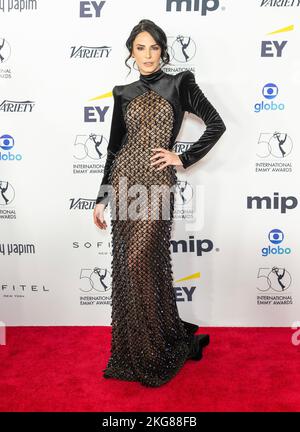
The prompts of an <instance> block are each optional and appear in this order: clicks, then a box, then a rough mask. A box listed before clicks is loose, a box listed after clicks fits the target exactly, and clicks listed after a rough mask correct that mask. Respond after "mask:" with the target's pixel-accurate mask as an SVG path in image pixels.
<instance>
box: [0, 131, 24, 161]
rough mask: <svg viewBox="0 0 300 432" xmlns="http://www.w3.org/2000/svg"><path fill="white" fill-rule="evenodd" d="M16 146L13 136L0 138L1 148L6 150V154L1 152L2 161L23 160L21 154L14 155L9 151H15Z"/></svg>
mask: <svg viewBox="0 0 300 432" xmlns="http://www.w3.org/2000/svg"><path fill="white" fill-rule="evenodd" d="M14 146H15V141H14V139H13V137H12V136H11V135H2V136H0V148H1V149H2V150H4V153H2V152H1V151H0V161H8V160H13V161H14V160H21V159H22V156H21V155H20V154H16V155H15V154H13V153H11V152H10V151H9V150H11V149H13V148H14Z"/></svg>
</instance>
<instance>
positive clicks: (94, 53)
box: [70, 45, 112, 58]
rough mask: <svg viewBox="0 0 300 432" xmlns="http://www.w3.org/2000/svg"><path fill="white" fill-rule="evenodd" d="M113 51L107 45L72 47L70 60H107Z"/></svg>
mask: <svg viewBox="0 0 300 432" xmlns="http://www.w3.org/2000/svg"><path fill="white" fill-rule="evenodd" d="M111 50H112V49H111V47H109V46H107V45H103V46H98V47H88V46H84V45H81V46H80V47H75V46H72V47H71V55H70V58H102V57H105V58H107V57H108V56H109V54H110V52H111Z"/></svg>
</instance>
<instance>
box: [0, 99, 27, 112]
mask: <svg viewBox="0 0 300 432" xmlns="http://www.w3.org/2000/svg"><path fill="white" fill-rule="evenodd" d="M34 105H35V102H33V101H21V102H20V101H10V100H4V101H2V102H1V104H0V111H3V112H32V110H33V107H34Z"/></svg>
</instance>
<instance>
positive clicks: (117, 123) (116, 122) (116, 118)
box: [96, 86, 126, 207]
mask: <svg viewBox="0 0 300 432" xmlns="http://www.w3.org/2000/svg"><path fill="white" fill-rule="evenodd" d="M117 87H118V86H115V87H114V88H113V89H112V94H113V98H114V108H113V114H112V119H111V127H110V135H109V141H108V145H107V157H106V162H105V166H104V172H103V177H102V181H101V184H100V188H99V191H98V195H97V198H96V204H98V203H104V204H105V207H106V206H107V204H108V202H109V194H108V192H107V188H105V187H104V185H109V184H110V181H109V174H110V170H111V166H112V163H113V161H114V159H115V157H116V154H117V153H118V150H119V149H120V145H121V141H122V138H123V137H124V135H125V133H126V126H125V122H124V118H123V113H122V105H121V95H120V94H118V89H117Z"/></svg>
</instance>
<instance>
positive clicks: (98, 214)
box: [93, 203, 107, 229]
mask: <svg viewBox="0 0 300 432" xmlns="http://www.w3.org/2000/svg"><path fill="white" fill-rule="evenodd" d="M104 210H105V204H101V203H98V204H96V205H95V208H94V213H93V216H94V223H95V225H97V227H98V228H100V229H106V228H107V224H106V222H105V219H104Z"/></svg>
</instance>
